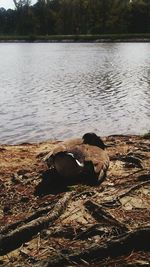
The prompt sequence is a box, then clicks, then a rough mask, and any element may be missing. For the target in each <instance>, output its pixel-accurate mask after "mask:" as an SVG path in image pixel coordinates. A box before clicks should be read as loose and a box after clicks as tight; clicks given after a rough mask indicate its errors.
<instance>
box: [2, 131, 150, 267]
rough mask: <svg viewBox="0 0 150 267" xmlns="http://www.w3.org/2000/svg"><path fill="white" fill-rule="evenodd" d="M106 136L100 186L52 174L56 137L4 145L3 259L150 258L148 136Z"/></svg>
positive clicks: (117, 264) (125, 261) (143, 261)
mask: <svg viewBox="0 0 150 267" xmlns="http://www.w3.org/2000/svg"><path fill="white" fill-rule="evenodd" d="M105 142H106V144H108V145H109V148H108V153H109V156H110V167H109V171H108V174H107V178H106V180H105V181H104V182H103V183H102V184H101V185H100V186H97V187H94V186H93V187H91V186H87V185H75V186H71V187H63V186H62V185H61V186H60V185H59V184H58V181H57V182H56V181H55V182H54V181H51V179H50V177H49V170H48V169H47V166H46V164H45V163H44V162H43V161H42V157H43V156H44V155H45V154H46V153H47V152H49V151H50V150H51V149H52V148H54V146H55V145H56V144H57V142H45V143H39V144H21V145H17V146H10V145H0V201H1V206H0V265H1V266H8V267H9V266H16V267H19V266H35V267H40V266H43V267H46V266H47V267H48V266H87V265H89V266H93V267H94V266H106V267H107V266H112V267H113V266H114V267H121V266H146V265H147V266H148V265H149V264H150V262H149V259H150V246H149V240H150V223H149V222H150V190H149V182H150V142H149V138H145V137H141V136H122V135H116V136H109V137H106V138H105ZM56 180H57V179H56Z"/></svg>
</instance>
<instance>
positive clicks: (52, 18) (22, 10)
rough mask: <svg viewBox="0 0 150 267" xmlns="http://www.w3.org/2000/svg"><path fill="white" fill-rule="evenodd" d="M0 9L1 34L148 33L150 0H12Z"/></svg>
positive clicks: (149, 29)
mask: <svg viewBox="0 0 150 267" xmlns="http://www.w3.org/2000/svg"><path fill="white" fill-rule="evenodd" d="M13 1H14V4H15V10H12V9H8V10H5V9H4V8H0V34H1V35H30V34H34V35H72V34H77V35H79V34H111V33H149V32H150V0H38V1H37V3H36V4H34V5H31V1H30V0H13Z"/></svg>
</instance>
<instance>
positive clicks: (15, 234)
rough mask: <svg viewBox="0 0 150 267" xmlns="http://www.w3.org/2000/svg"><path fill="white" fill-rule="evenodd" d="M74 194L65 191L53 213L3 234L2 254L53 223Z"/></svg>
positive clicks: (0, 245)
mask: <svg viewBox="0 0 150 267" xmlns="http://www.w3.org/2000/svg"><path fill="white" fill-rule="evenodd" d="M73 194H74V192H67V193H65V194H64V196H63V197H62V198H61V199H60V200H59V201H58V202H57V203H56V205H55V207H54V209H53V210H52V211H51V213H50V214H47V216H42V217H39V218H37V219H35V220H33V221H30V222H28V223H26V224H25V225H22V226H20V227H18V228H17V229H15V230H13V231H12V232H10V233H8V234H6V235H1V236H0V255H5V254H6V253H8V252H10V251H12V250H14V249H16V248H18V247H19V246H21V245H22V244H23V243H24V242H28V241H29V240H31V239H32V237H33V236H34V235H36V234H37V233H39V232H40V231H41V230H43V229H45V228H47V227H48V226H49V225H50V224H52V223H53V222H54V221H55V220H56V219H57V218H58V217H59V216H60V215H61V214H62V213H63V212H64V209H65V207H66V205H67V204H68V201H69V200H70V198H71V197H72V195H73Z"/></svg>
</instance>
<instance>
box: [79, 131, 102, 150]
mask: <svg viewBox="0 0 150 267" xmlns="http://www.w3.org/2000/svg"><path fill="white" fill-rule="evenodd" d="M82 139H83V143H84V144H88V145H92V146H98V147H100V148H101V149H105V148H106V145H105V144H104V142H103V141H102V139H101V138H100V137H99V136H97V135H96V134H95V133H86V134H84V135H83V137H82Z"/></svg>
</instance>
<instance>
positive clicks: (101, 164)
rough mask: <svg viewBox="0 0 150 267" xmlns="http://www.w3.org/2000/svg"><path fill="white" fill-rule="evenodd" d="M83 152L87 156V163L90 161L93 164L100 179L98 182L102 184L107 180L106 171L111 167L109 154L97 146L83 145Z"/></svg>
mask: <svg viewBox="0 0 150 267" xmlns="http://www.w3.org/2000/svg"><path fill="white" fill-rule="evenodd" d="M81 147H82V152H83V154H84V156H85V161H90V162H92V164H93V167H94V172H95V174H96V176H97V177H98V182H102V180H103V179H104V178H105V175H106V171H107V169H108V167H109V157H108V155H107V152H106V151H105V150H103V149H101V148H99V147H96V146H89V145H84V144H83V145H82V146H80V149H81Z"/></svg>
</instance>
